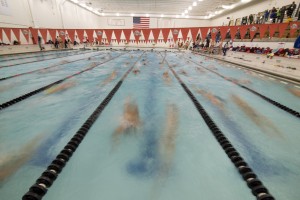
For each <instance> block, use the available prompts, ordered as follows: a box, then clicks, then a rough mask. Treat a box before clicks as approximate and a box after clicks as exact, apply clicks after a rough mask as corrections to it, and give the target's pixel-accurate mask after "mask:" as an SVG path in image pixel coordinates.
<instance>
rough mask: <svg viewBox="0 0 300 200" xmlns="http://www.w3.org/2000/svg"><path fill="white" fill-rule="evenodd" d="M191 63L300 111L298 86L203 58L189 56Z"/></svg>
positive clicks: (299, 88)
mask: <svg viewBox="0 0 300 200" xmlns="http://www.w3.org/2000/svg"><path fill="white" fill-rule="evenodd" d="M185 57H186V58H189V57H191V58H192V60H193V61H196V62H197V63H199V64H200V65H202V66H205V67H207V68H209V69H211V70H214V71H216V72H217V73H220V74H222V75H223V76H226V77H228V78H232V79H233V80H237V81H238V82H239V83H240V84H242V85H245V86H247V87H249V88H251V89H253V90H255V91H257V92H259V93H261V94H263V95H265V96H267V97H269V98H271V99H273V100H275V101H278V102H279V103H281V104H283V105H286V106H288V107H290V108H292V109H294V110H296V111H298V112H299V111H300V104H299V98H300V86H299V85H298V87H295V86H297V85H295V84H291V83H288V82H285V81H281V80H278V79H276V78H272V77H268V76H266V75H262V74H259V73H255V72H252V71H250V70H246V69H243V68H240V67H239V66H237V65H232V64H228V63H225V62H221V61H217V60H212V59H208V58H206V57H203V56H197V55H192V54H191V55H189V57H187V56H185Z"/></svg>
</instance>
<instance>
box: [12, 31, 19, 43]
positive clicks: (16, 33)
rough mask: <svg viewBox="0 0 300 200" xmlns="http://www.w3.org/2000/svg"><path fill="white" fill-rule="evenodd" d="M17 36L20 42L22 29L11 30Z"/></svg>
mask: <svg viewBox="0 0 300 200" xmlns="http://www.w3.org/2000/svg"><path fill="white" fill-rule="evenodd" d="M11 30H12V31H13V33H14V35H15V36H16V38H17V40H18V41H19V42H20V29H19V28H12V29H11Z"/></svg>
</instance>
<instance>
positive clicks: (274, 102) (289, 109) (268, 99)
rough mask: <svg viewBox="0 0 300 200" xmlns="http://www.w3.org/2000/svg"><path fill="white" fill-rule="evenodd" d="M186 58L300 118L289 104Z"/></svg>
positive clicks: (298, 113)
mask: <svg viewBox="0 0 300 200" xmlns="http://www.w3.org/2000/svg"><path fill="white" fill-rule="evenodd" d="M185 59H186V60H189V61H191V62H193V63H195V64H196V65H198V66H200V67H202V68H204V69H206V70H208V71H210V72H212V73H214V74H216V75H218V76H219V77H221V78H223V79H225V80H227V81H229V82H231V83H233V84H235V85H237V86H239V87H241V88H244V89H246V90H248V91H249V92H251V93H253V94H255V95H257V96H259V97H261V98H262V99H264V100H265V101H267V102H269V103H270V104H272V105H274V106H276V107H277V108H280V109H281V110H283V111H285V112H288V113H290V114H292V115H293V116H295V117H297V118H300V112H298V111H296V110H293V109H291V108H289V107H287V106H285V105H283V104H281V103H279V102H277V101H274V100H273V99H271V98H269V97H267V96H265V95H263V94H261V93H259V92H256V91H255V90H252V89H250V88H248V87H246V86H244V85H242V84H240V83H237V82H236V81H233V80H231V79H230V78H227V77H226V76H223V75H222V74H220V73H218V72H215V71H214V70H211V69H208V68H207V67H204V66H202V65H200V64H198V63H197V62H195V61H193V60H191V59H187V58H185Z"/></svg>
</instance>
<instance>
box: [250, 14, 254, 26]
mask: <svg viewBox="0 0 300 200" xmlns="http://www.w3.org/2000/svg"><path fill="white" fill-rule="evenodd" d="M252 23H253V15H252V14H250V15H249V24H252Z"/></svg>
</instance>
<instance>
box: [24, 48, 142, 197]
mask: <svg viewBox="0 0 300 200" xmlns="http://www.w3.org/2000/svg"><path fill="white" fill-rule="evenodd" d="M144 53H145V52H143V53H142V54H141V55H140V57H139V58H138V59H137V60H136V61H135V63H134V64H133V65H132V66H131V67H130V69H128V70H127V72H126V73H125V74H124V75H123V77H122V78H121V80H120V81H119V82H118V83H117V84H116V86H115V87H114V88H113V89H112V90H111V91H110V93H109V94H108V95H107V96H106V97H105V99H104V100H103V101H102V102H101V103H100V105H99V106H98V107H97V108H96V109H95V111H94V112H93V113H92V114H91V115H90V117H89V118H88V119H87V120H86V121H85V122H84V124H83V125H82V126H81V127H80V129H79V130H78V131H77V132H76V134H75V135H74V136H73V137H72V139H71V140H70V141H69V142H68V143H67V145H66V146H65V147H64V148H63V150H61V152H60V153H59V154H58V155H57V156H56V158H55V159H54V160H53V161H52V163H51V164H50V165H49V166H48V167H47V169H46V170H45V171H44V172H43V173H42V175H41V176H40V177H39V178H38V179H37V180H36V182H35V184H33V185H32V186H31V187H30V188H29V191H28V192H27V193H26V194H24V195H23V197H22V200H41V199H42V198H43V196H44V195H45V194H46V193H47V191H48V188H50V187H51V185H52V184H53V182H54V181H55V180H56V178H57V176H58V175H59V174H60V173H61V171H62V170H63V168H64V167H65V165H66V164H67V162H68V161H69V159H70V158H71V157H72V155H73V153H74V152H75V151H76V150H77V148H78V146H79V144H80V143H81V142H82V140H83V139H84V138H85V136H86V134H87V133H88V131H89V130H90V128H91V127H92V126H93V124H94V123H95V122H96V120H97V119H98V117H99V116H100V114H101V113H102V111H103V110H104V108H105V107H106V106H107V105H108V103H109V102H110V100H111V99H112V98H113V96H114V95H115V93H116V92H117V91H118V90H119V88H120V87H121V85H122V83H123V81H124V80H125V78H126V77H127V76H128V74H129V73H130V72H131V71H132V69H133V68H134V66H135V65H136V63H137V62H138V61H139V60H140V59H141V58H142V56H143V55H144Z"/></svg>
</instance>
